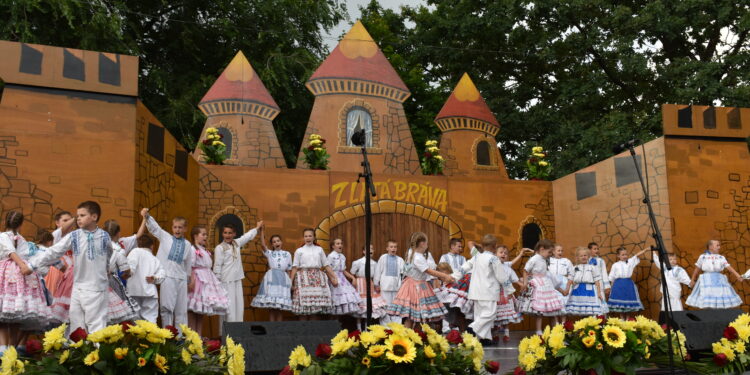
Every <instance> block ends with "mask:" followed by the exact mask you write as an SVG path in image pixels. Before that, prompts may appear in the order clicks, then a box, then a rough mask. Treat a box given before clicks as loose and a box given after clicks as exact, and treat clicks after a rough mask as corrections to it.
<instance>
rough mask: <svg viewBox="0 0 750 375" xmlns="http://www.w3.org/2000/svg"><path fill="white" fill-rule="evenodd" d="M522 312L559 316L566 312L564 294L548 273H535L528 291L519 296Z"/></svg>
mask: <svg viewBox="0 0 750 375" xmlns="http://www.w3.org/2000/svg"><path fill="white" fill-rule="evenodd" d="M519 304H520V312H521V313H524V314H529V315H541V316H559V315H563V314H564V313H565V311H564V309H563V308H564V307H565V305H564V304H563V298H562V295H561V294H560V293H559V292H558V291H556V290H555V287H554V284H553V282H552V280H551V279H550V278H549V277H547V276H546V275H533V276H531V281H529V286H528V288H527V291H526V293H524V294H523V295H521V298H519Z"/></svg>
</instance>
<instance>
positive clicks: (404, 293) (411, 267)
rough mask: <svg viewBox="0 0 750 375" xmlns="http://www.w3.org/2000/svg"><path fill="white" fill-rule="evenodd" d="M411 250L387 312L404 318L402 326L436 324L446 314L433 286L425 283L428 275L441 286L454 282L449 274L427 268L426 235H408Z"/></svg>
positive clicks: (411, 326)
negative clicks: (402, 277) (402, 279)
mask: <svg viewBox="0 0 750 375" xmlns="http://www.w3.org/2000/svg"><path fill="white" fill-rule="evenodd" d="M410 244H411V248H412V249H413V251H411V252H409V256H408V257H407V259H406V264H405V266H404V269H405V271H404V274H405V275H406V278H405V279H404V282H403V283H402V284H401V288H399V290H398V294H396V297H395V298H394V299H393V303H391V304H390V305H388V308H387V309H386V311H387V313H388V314H389V315H396V316H400V317H402V318H406V321H405V322H404V325H405V326H406V327H408V328H413V327H414V325H415V323H429V322H432V321H438V320H441V319H442V318H443V316H445V314H446V313H447V312H448V311H447V310H446V309H445V307H444V306H443V304H442V303H440V300H438V298H437V297H436V296H435V292H433V290H432V286H431V285H429V283H428V282H427V281H426V280H427V276H428V275H430V276H434V277H437V278H439V279H441V280H442V281H443V282H444V283H452V282H454V281H455V280H454V279H453V277H451V276H450V275H447V274H444V273H442V272H438V271H436V270H432V269H430V266H429V264H428V262H427V257H426V256H425V252H427V235H425V234H424V233H422V232H416V233H414V234H412V235H411V241H410Z"/></svg>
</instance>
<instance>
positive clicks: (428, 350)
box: [281, 323, 500, 375]
mask: <svg viewBox="0 0 750 375" xmlns="http://www.w3.org/2000/svg"><path fill="white" fill-rule="evenodd" d="M421 328H422V330H421V331H419V332H417V331H414V330H412V329H409V328H406V327H404V326H403V325H401V324H399V323H389V324H388V325H387V326H382V325H372V326H370V327H368V330H367V331H365V332H360V331H354V332H351V333H350V332H349V331H347V330H343V331H341V332H339V333H338V334H337V335H336V336H335V337H334V338H333V339H332V340H331V344H330V345H328V344H320V345H319V346H318V348H317V349H316V350H315V357H313V356H311V355H310V354H308V353H307V351H306V350H305V348H304V347H302V346H298V347H297V348H296V349H294V350H293V351H292V353H291V355H290V356H289V365H288V366H287V367H285V368H284V370H282V371H281V375H312V374H342V375H343V374H346V375H349V374H370V375H373V374H394V375H395V374H459V373H460V374H486V373H492V374H494V373H496V372H497V371H498V370H499V368H500V365H499V364H498V363H497V362H494V361H489V362H486V363H483V362H482V359H483V357H484V350H483V349H482V344H480V343H479V341H478V340H477V339H476V337H474V336H472V335H471V334H468V333H463V334H460V333H459V332H458V331H452V332H451V333H450V334H448V335H447V336H446V337H443V336H441V335H440V334H438V333H437V332H436V331H435V330H433V329H432V328H430V327H429V326H428V325H426V324H423V325H422V327H421Z"/></svg>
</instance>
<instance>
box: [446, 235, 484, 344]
mask: <svg viewBox="0 0 750 375" xmlns="http://www.w3.org/2000/svg"><path fill="white" fill-rule="evenodd" d="M451 241H452V240H451ZM462 246H463V245H462ZM467 247H468V248H469V249H470V251H471V256H472V257H474V256H475V255H476V254H478V253H479V251H478V250H477V248H476V247H475V246H474V242H473V241H469V242H468V243H467ZM460 270H461V267H455V268H453V272H454V273H456V274H457V271H460ZM470 285H471V270H469V271H467V272H465V273H463V276H462V277H461V278H459V279H456V282H455V283H453V284H450V285H447V286H446V291H445V297H444V301H445V302H446V303H448V305H449V309H451V310H452V309H456V310H454V311H455V313H454V314H453V316H454V317H455V319H454V321H455V322H456V324H457V325H458V328H459V329H460V330H461V331H464V330H466V327H467V325H466V319H471V318H472V314H474V309H473V306H472V301H471V300H470V299H469V286H470Z"/></svg>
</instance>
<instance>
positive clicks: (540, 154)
mask: <svg viewBox="0 0 750 375" xmlns="http://www.w3.org/2000/svg"><path fill="white" fill-rule="evenodd" d="M532 155H534V156H536V157H538V158H543V157H544V156H545V155H544V154H542V153H541V152H535V153H533V154H532Z"/></svg>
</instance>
